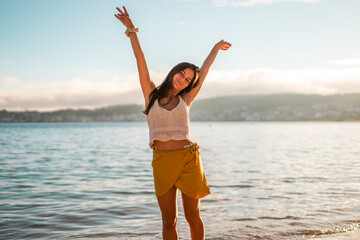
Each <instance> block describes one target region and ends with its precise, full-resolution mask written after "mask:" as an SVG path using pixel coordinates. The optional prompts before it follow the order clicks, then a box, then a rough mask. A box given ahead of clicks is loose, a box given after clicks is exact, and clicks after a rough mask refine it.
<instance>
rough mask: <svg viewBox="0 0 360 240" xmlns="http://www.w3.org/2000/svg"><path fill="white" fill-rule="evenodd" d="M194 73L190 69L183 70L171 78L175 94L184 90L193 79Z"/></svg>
mask: <svg viewBox="0 0 360 240" xmlns="http://www.w3.org/2000/svg"><path fill="white" fill-rule="evenodd" d="M194 76H195V73H194V71H193V70H192V69H191V68H185V69H184V70H181V71H180V72H178V73H176V74H175V75H174V77H173V82H172V83H173V88H174V90H175V91H176V92H180V91H181V90H183V89H184V88H186V87H187V86H188V85H189V83H190V82H191V80H192V79H193V78H194Z"/></svg>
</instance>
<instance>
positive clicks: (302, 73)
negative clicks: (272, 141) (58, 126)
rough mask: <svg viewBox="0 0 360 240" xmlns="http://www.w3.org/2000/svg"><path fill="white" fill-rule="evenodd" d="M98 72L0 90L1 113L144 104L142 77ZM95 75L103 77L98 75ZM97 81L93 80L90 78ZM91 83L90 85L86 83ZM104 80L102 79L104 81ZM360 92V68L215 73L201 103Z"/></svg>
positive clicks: (157, 74) (156, 75)
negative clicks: (228, 97) (217, 99)
mask: <svg viewBox="0 0 360 240" xmlns="http://www.w3.org/2000/svg"><path fill="white" fill-rule="evenodd" d="M169 70H170V67H168V66H162V67H161V68H159V70H156V71H151V73H150V75H151V77H152V79H153V80H154V82H155V83H156V84H157V85H158V84H160V83H161V82H162V80H163V79H164V78H165V76H166V74H167V73H168V71H169ZM101 72H102V71H94V72H93V73H92V74H90V73H89V76H83V77H81V78H75V79H73V80H72V81H69V82H63V83H53V84H47V85H23V86H22V87H19V88H17V89H16V90H3V89H0V109H3V108H5V109H8V110H24V109H28V110H35V109H36V110H40V111H45V110H54V109H64V108H75V109H77V108H95V107H102V106H109V105H117V104H128V103H137V104H143V102H144V100H143V96H142V93H141V87H140V83H139V80H138V75H137V72H134V73H130V74H128V75H119V74H117V73H115V72H113V73H112V72H111V71H103V72H102V73H101ZM96 73H97V74H98V75H96ZM90 76H92V78H91V77H90ZM85 79H86V80H85ZM101 79H102V80H101ZM350 92H360V66H357V67H347V68H323V69H290V70H277V69H252V70H233V71H221V70H216V69H212V70H211V71H210V72H209V75H208V77H207V79H206V80H205V83H204V85H203V89H202V90H201V91H200V93H199V96H198V98H199V99H201V98H208V97H215V96H223V95H236V94H273V93H303V94H325V95H326V94H336V93H350Z"/></svg>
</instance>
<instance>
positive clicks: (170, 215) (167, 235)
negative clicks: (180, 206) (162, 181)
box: [158, 186, 178, 240]
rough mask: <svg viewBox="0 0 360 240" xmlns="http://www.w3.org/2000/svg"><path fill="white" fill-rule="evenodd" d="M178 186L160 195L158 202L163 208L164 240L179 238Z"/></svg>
mask: <svg viewBox="0 0 360 240" xmlns="http://www.w3.org/2000/svg"><path fill="white" fill-rule="evenodd" d="M176 197H177V188H176V187H175V186H173V187H172V188H171V189H170V190H169V191H168V192H167V193H165V194H164V195H162V196H161V197H158V203H159V206H160V210H161V215H162V221H163V239H164V240H173V239H175V240H177V239H178V235H177V232H176V222H177V204H176Z"/></svg>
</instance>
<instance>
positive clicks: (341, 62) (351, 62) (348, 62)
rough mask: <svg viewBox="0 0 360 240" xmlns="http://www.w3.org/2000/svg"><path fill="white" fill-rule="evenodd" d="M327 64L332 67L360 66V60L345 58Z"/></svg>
mask: <svg viewBox="0 0 360 240" xmlns="http://www.w3.org/2000/svg"><path fill="white" fill-rule="evenodd" d="M326 63H328V64H331V65H340V66H360V58H345V59H337V60H331V61H327V62H326Z"/></svg>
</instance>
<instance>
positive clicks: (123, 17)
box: [115, 6, 134, 28]
mask: <svg viewBox="0 0 360 240" xmlns="http://www.w3.org/2000/svg"><path fill="white" fill-rule="evenodd" d="M123 8H124V10H123V11H121V10H120V8H118V7H117V8H116V9H117V10H118V11H119V12H120V13H118V14H115V17H116V18H117V19H119V20H120V21H121V22H122V23H123V24H124V25H125V27H127V28H128V27H134V24H133V22H132V21H131V18H130V16H129V13H128V12H127V10H126V8H125V7H124V6H123Z"/></svg>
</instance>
